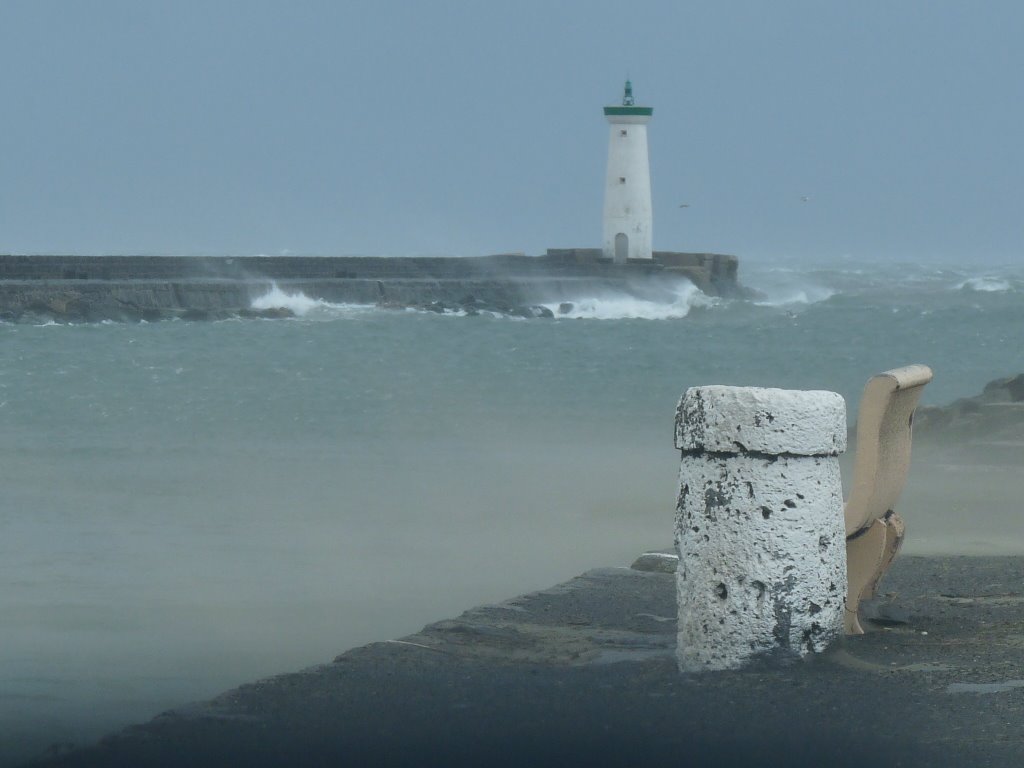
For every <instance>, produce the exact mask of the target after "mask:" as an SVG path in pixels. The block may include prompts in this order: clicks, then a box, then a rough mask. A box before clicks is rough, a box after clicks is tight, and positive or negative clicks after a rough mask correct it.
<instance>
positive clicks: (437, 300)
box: [0, 249, 743, 323]
mask: <svg viewBox="0 0 1024 768" xmlns="http://www.w3.org/2000/svg"><path fill="white" fill-rule="evenodd" d="M737 272H738V263H737V260H736V258H735V257H733V256H724V255H721V254H686V253H671V252H658V253H656V254H655V259H654V260H651V261H643V262H640V261H634V262H630V263H627V264H621V265H619V264H613V263H611V262H610V261H609V260H607V259H604V258H602V257H601V254H600V252H599V251H596V250H590V249H567V250H551V251H548V253H547V254H546V255H544V256H536V257H530V256H522V255H515V254H513V255H498V256H481V257H465V258H403V257H395V258H376V257H365V258H363V257H236V258H229V257H223V258H217V257H172V256H9V255H8V256H4V255H0V321H4V322H22V323H39V322H46V321H51V320H52V321H55V322H99V321H103V320H114V321H120V322H138V321H141V320H145V321H148V322H153V321H157V320H166V319H173V318H180V319H186V320H216V319H224V318H228V317H262V318H280V317H289V316H292V314H293V313H292V312H291V310H289V309H288V308H287V307H265V308H263V309H254V308H253V301H254V300H255V299H257V298H259V297H261V296H263V295H265V294H266V293H267V292H268V291H270V290H271V289H272V288H273V287H274V286H277V287H279V288H281V289H282V290H284V291H286V292H291V293H298V292H301V293H303V294H304V295H305V296H307V297H309V298H311V299H319V300H322V301H326V302H331V303H339V304H370V305H376V306H380V307H384V308H397V309H405V308H416V309H423V310H428V311H434V312H460V313H464V314H467V315H474V314H480V313H482V312H493V313H497V314H504V315H515V316H521V317H554V316H555V313H554V312H553V311H552V310H551V309H549V308H546V307H544V306H542V305H543V304H550V303H554V304H564V303H566V302H570V303H571V301H570V300H571V298H572V297H576V296H588V295H589V296H593V295H601V294H603V293H609V292H615V293H625V294H628V295H633V296H636V297H638V298H645V299H650V300H653V301H671V300H672V298H673V296H674V294H673V289H674V288H676V287H678V285H679V284H680V282H681V281H688V282H690V283H693V284H694V285H695V286H697V288H699V289H700V290H701V291H703V292H704V293H705V294H707V295H710V296H731V295H739V294H741V293H742V292H743V291H742V288H740V286H739V283H738V279H737Z"/></svg>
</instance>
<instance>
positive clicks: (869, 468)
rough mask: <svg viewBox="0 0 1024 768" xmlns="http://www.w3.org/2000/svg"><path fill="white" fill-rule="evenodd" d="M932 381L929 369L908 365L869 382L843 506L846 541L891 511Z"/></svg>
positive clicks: (862, 402)
mask: <svg viewBox="0 0 1024 768" xmlns="http://www.w3.org/2000/svg"><path fill="white" fill-rule="evenodd" d="M931 380H932V369H931V368H929V367H928V366H927V365H908V366H906V367H904V368H894V369H893V370H891V371H885V372H884V373H880V374H878V375H877V376H872V377H871V379H869V380H868V383H867V384H866V385H865V387H864V394H863V395H862V397H861V400H860V411H859V413H858V414H857V453H856V457H855V459H854V467H853V485H852V487H851V488H850V498H849V499H848V500H847V502H846V535H847V536H850V535H851V534H853V533H856V532H857V531H859V530H861V529H862V528H865V527H866V526H868V525H870V524H871V522H872V521H874V520H877V519H879V518H884V517H886V516H887V515H888V514H889V513H891V512H892V510H893V509H894V508H895V506H896V501H897V500H898V499H899V496H900V493H901V492H902V491H903V486H904V484H905V483H906V480H907V470H908V468H909V467H910V441H911V433H912V427H913V420H914V409H915V408H917V401H918V400H919V399H920V397H921V391H922V390H923V389H924V386H925V384H927V383H928V382H929V381H931Z"/></svg>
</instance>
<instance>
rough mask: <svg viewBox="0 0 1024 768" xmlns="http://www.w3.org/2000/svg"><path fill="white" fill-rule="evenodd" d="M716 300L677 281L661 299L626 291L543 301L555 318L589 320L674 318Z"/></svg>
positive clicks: (718, 300) (714, 302) (716, 302)
mask: <svg viewBox="0 0 1024 768" xmlns="http://www.w3.org/2000/svg"><path fill="white" fill-rule="evenodd" d="M719 302H720V299H717V298H713V297H710V296H707V295H705V294H704V293H702V292H701V291H700V290H699V289H698V288H697V287H696V286H695V285H693V284H692V283H680V284H679V285H677V286H676V287H675V288H674V289H673V290H672V291H670V292H669V293H668V294H667V295H666V297H665V300H663V301H657V300H654V299H649V298H640V297H637V296H633V295H631V294H627V293H607V294H604V295H602V296H589V297H583V298H577V299H571V298H569V299H566V300H565V301H563V302H555V303H551V304H544V305H543V306H545V307H547V308H548V309H550V310H551V311H552V312H554V313H555V315H556V316H557V317H564V318H568V319H582V318H586V319H590V320H674V319H678V318H682V317H686V316H687V315H688V314H689V313H690V310H691V309H693V308H695V307H710V306H714V305H716V304H718V303H719Z"/></svg>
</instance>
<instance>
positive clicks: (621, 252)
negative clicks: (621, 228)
mask: <svg viewBox="0 0 1024 768" xmlns="http://www.w3.org/2000/svg"><path fill="white" fill-rule="evenodd" d="M628 257H629V237H627V236H626V234H625V233H623V232H619V234H617V235H616V236H615V263H616V264H625V263H626V259H627V258H628Z"/></svg>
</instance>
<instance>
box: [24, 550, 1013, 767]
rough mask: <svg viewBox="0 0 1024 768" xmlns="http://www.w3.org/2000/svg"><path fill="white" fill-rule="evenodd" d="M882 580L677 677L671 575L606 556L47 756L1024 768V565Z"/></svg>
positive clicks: (69, 762) (934, 570) (1004, 562)
mask: <svg viewBox="0 0 1024 768" xmlns="http://www.w3.org/2000/svg"><path fill="white" fill-rule="evenodd" d="M882 591H883V595H882V596H881V597H880V598H878V599H877V600H875V601H872V602H871V603H870V604H868V605H867V606H866V607H865V610H864V612H863V615H865V616H867V617H869V621H868V622H867V624H868V625H869V631H868V633H867V634H865V635H863V636H860V637H850V638H845V639H844V640H843V641H842V642H840V643H838V644H837V645H835V646H833V647H832V648H830V649H829V650H828V651H827V652H826V653H824V654H821V655H819V656H816V657H812V658H807V659H805V660H803V661H797V662H789V663H780V662H773V661H764V662H759V663H756V664H753V665H751V666H749V667H747V668H745V669H742V670H739V671H735V672H716V673H709V674H703V675H690V676H684V675H681V674H679V672H678V671H677V669H676V664H675V656H674V653H675V642H676V637H675V629H676V622H675V612H676V602H675V587H674V577H673V576H672V575H670V574H665V573H657V572H643V571H636V570H631V569H628V568H601V569H597V570H593V571H589V572H587V573H585V574H583V575H582V576H579V577H577V578H575V579H572V580H570V581H568V582H565V583H564V584H560V585H558V586H555V587H552V588H551V589H548V590H544V591H542V592H537V593H532V594H528V595H524V596H521V597H517V598H514V599H512V600H509V601H506V602H504V603H500V604H498V605H490V606H482V607H479V608H474V609H472V610H469V611H467V612H466V613H464V614H462V615H461V616H459V617H458V618H456V619H451V620H445V621H440V622H437V623H435V624H431V625H429V626H427V627H425V628H424V629H423V630H422V631H421V632H419V633H417V634H415V635H411V636H408V637H404V638H401V639H399V640H391V641H386V642H381V643H374V644H371V645H368V646H364V647H361V648H356V649H354V650H351V651H349V652H347V653H344V654H342V655H341V656H339V657H338V658H337V659H335V660H334V661H333V662H332V663H330V664H326V665H323V666H319V667H315V668H311V669H307V670H304V671H301V672H297V673H293V674H286V675H281V676H278V677H274V678H271V679H267V680H262V681H259V682H256V683H253V684H250V685H245V686H242V687H240V688H237V689H235V690H232V691H229V692H227V693H225V694H223V695H221V696H219V697H217V698H216V699H213V700H211V701H208V702H202V703H198V704H195V705H192V706H189V707H184V708H181V709H178V710H174V711H172V712H169V713H166V714H164V715H161V716H160V717H157V718H155V719H154V720H152V721H150V722H149V723H146V724H143V725H139V726H135V727H132V728H129V729H127V730H125V731H123V732H121V733H118V734H115V735H113V736H110V737H108V738H107V739H105V740H103V741H102V742H101V743H100V744H99V745H97V746H95V747H92V748H89V749H85V750H81V751H77V752H73V753H69V754H65V755H60V756H53V757H51V758H50V759H49V760H47V761H45V762H43V763H40V764H42V765H47V766H149V765H160V766H172V765H173V766H206V765H246V766H271V765H274V766H277V765H281V766H285V765H288V766H307V765H308V766H314V765H316V766H319V765H343V766H348V765H352V766H378V765H380V766H405V765H437V766H442V765H443V766H453V765H463V764H465V765H486V766H496V765H497V766H505V765H508V766H512V765H516V766H519V765H522V766H527V765H565V766H570V765H581V766H603V765H630V766H634V765H673V766H690V765H692V766H747V765H750V766H754V765H756V766H772V765H780V766H783V765H784V766H823V765H838V766H843V765H850V766H853V765H858V766H860V765H863V764H865V763H870V764H871V765H874V766H905V767H909V766H945V765H950V766H1007V767H1009V766H1020V765H1024V558H1022V557H902V558H900V559H898V560H897V561H896V563H895V564H894V566H893V569H892V571H891V573H890V574H889V576H888V577H887V578H886V580H885V582H883V585H882Z"/></svg>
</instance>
